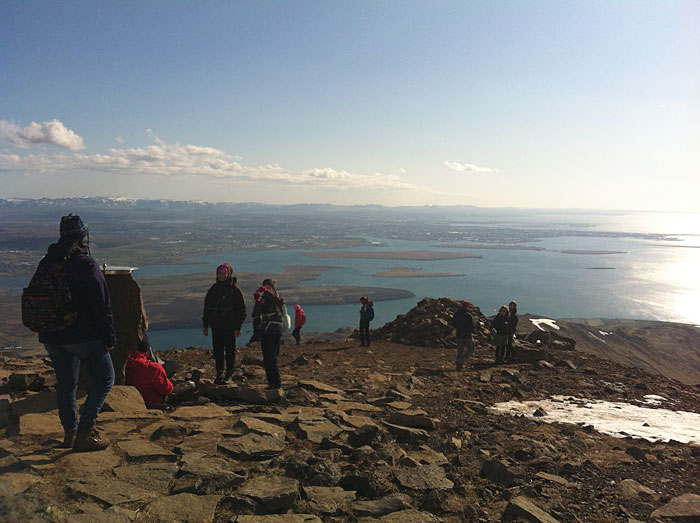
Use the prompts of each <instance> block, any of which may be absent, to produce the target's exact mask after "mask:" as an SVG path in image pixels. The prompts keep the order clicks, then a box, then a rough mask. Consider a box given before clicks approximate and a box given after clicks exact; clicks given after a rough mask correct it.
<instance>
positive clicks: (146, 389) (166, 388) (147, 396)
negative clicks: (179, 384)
mask: <svg viewBox="0 0 700 523" xmlns="http://www.w3.org/2000/svg"><path fill="white" fill-rule="evenodd" d="M150 348H151V345H150V343H149V341H148V336H146V335H144V337H143V339H142V340H141V341H140V342H139V343H138V345H137V346H136V348H135V349H134V350H132V351H131V354H129V359H128V360H126V372H125V381H124V384H125V385H131V386H132V387H136V389H137V390H138V391H139V392H140V393H141V396H142V397H143V401H144V403H145V404H146V406H147V407H148V408H154V407H160V406H161V405H162V404H163V402H164V401H165V398H166V397H167V396H168V395H169V394H172V392H173V384H172V383H171V382H170V380H169V379H168V376H167V375H166V373H165V369H164V368H163V366H162V365H161V364H160V363H156V362H155V361H149V360H148V350H149V349H150Z"/></svg>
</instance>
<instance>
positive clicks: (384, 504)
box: [350, 494, 411, 518]
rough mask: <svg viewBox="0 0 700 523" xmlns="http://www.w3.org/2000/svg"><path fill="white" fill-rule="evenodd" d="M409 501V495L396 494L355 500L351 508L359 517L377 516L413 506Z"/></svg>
mask: <svg viewBox="0 0 700 523" xmlns="http://www.w3.org/2000/svg"><path fill="white" fill-rule="evenodd" d="M409 502H410V499H409V498H408V496H405V495H403V494H395V495H393V496H386V497H384V498H381V499H375V500H372V501H355V502H354V503H352V504H351V505H350V508H351V510H352V511H353V513H354V514H355V515H356V516H358V517H361V516H368V517H373V518H377V517H381V516H385V515H387V514H391V513H392V512H398V511H399V510H405V509H408V508H411V506H410V504H409Z"/></svg>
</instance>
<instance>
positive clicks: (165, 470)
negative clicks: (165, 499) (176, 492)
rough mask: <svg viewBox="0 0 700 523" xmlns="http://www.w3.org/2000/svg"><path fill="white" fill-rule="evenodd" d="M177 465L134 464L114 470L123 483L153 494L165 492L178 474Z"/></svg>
mask: <svg viewBox="0 0 700 523" xmlns="http://www.w3.org/2000/svg"><path fill="white" fill-rule="evenodd" d="M177 470H178V469H177V464H175V463H133V464H129V465H122V466H120V467H117V468H115V469H114V470H113V473H114V475H115V476H116V477H117V478H119V479H120V480H122V481H126V482H127V483H130V484H132V485H135V486H137V487H140V488H142V489H145V490H148V491H153V492H165V491H167V490H168V485H169V484H170V481H171V480H172V479H173V477H174V476H175V474H176V473H177Z"/></svg>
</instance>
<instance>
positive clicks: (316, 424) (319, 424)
mask: <svg viewBox="0 0 700 523" xmlns="http://www.w3.org/2000/svg"><path fill="white" fill-rule="evenodd" d="M291 428H292V429H293V430H295V431H296V432H297V434H298V435H299V436H300V437H302V438H305V439H307V440H309V441H312V442H314V443H321V441H323V439H324V438H327V439H333V438H334V437H335V436H337V435H338V434H340V433H341V432H343V429H341V428H340V427H338V425H335V424H333V423H331V422H330V421H328V419H326V418H324V417H320V416H303V417H301V416H298V417H297V419H296V420H295V421H294V423H293V424H292V427H291Z"/></svg>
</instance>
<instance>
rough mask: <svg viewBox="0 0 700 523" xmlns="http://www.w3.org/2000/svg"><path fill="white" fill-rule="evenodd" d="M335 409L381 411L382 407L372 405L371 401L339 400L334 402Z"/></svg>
mask: <svg viewBox="0 0 700 523" xmlns="http://www.w3.org/2000/svg"><path fill="white" fill-rule="evenodd" d="M333 409H334V410H344V411H346V412H352V411H355V410H359V411H361V412H381V411H382V409H381V408H380V407H377V406H376V405H370V404H369V403H360V402H358V401H338V402H336V403H334V404H333Z"/></svg>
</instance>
